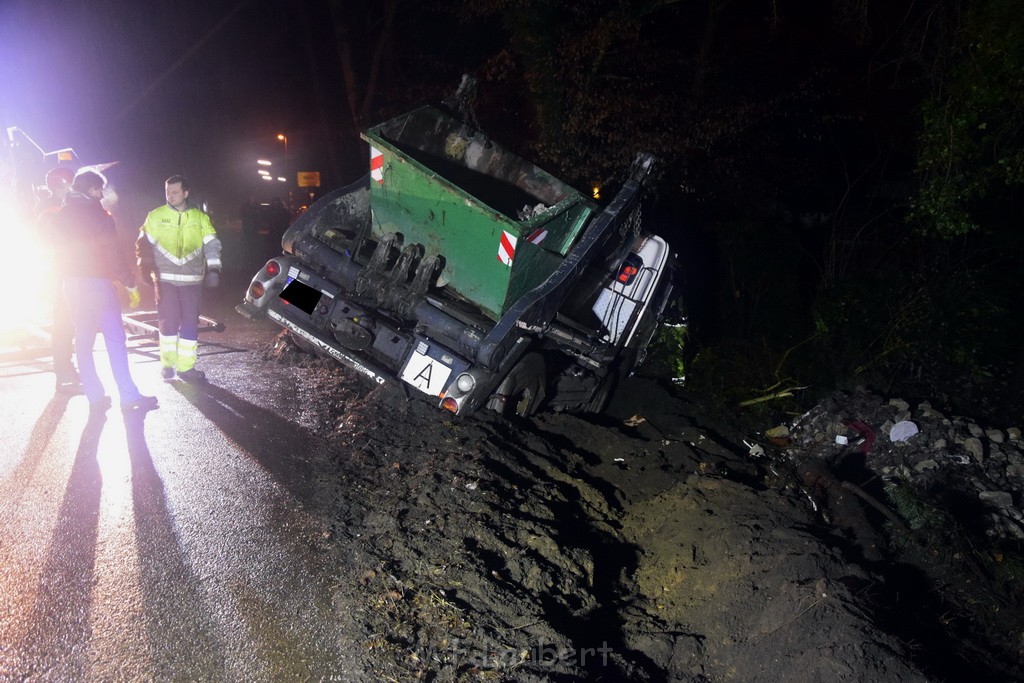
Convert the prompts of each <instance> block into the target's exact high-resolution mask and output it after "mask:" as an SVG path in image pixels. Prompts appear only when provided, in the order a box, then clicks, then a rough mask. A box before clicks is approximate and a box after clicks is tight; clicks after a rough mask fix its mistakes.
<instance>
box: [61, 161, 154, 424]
mask: <svg viewBox="0 0 1024 683" xmlns="http://www.w3.org/2000/svg"><path fill="white" fill-rule="evenodd" d="M104 185H106V179H105V178H104V177H103V176H102V175H100V174H99V173H96V172H95V171H82V172H80V173H79V174H78V175H76V176H75V180H74V182H73V183H72V184H71V192H69V193H68V195H67V197H65V198H64V206H63V208H61V210H60V211H59V212H58V213H57V216H56V218H55V219H54V224H55V229H56V231H57V234H58V235H60V238H59V239H58V241H57V243H56V248H57V263H58V270H59V271H60V273H61V275H63V277H64V293H65V295H66V296H67V299H68V303H69V304H70V306H71V311H72V318H73V321H74V325H75V351H76V355H77V357H78V372H79V375H80V377H81V382H82V389H83V390H84V391H85V395H86V397H87V398H88V399H89V407H90V410H91V411H94V412H104V411H106V409H107V408H109V407H110V403H111V401H110V397H109V396H107V395H106V394H105V392H104V389H103V384H102V383H101V382H100V378H99V375H97V374H96V363H95V361H94V359H93V345H94V344H95V343H96V334H97V333H98V332H102V333H103V340H104V342H105V343H106V347H107V357H108V358H109V360H110V369H111V372H112V373H113V375H114V381H115V382H116V383H117V391H118V394H119V398H120V401H121V410H122V411H124V412H126V413H127V412H131V411H134V410H143V411H145V410H152V409H153V408H156V407H157V400H156V397H155V396H143V395H142V394H141V393H140V392H139V389H138V387H137V386H136V385H135V381H134V380H133V379H132V375H131V372H130V371H129V369H128V348H127V346H126V345H125V342H126V337H125V333H124V326H123V324H122V321H121V306H120V303H119V302H118V299H117V290H115V289H114V281H119V282H121V283H122V284H123V285H125V287H126V288H127V289H128V301H129V304H130V305H131V307H132V308H135V307H137V306H138V305H139V298H140V296H139V290H138V289H136V288H135V273H134V271H133V269H132V267H131V266H130V265H129V262H128V259H127V258H126V254H125V253H124V250H123V249H122V246H121V244H120V243H119V242H118V239H117V229H116V228H115V227H114V219H113V218H112V217H111V216H110V214H109V213H107V211H106V209H104V208H103V206H102V205H101V204H100V199H101V198H102V197H103V187H104Z"/></svg>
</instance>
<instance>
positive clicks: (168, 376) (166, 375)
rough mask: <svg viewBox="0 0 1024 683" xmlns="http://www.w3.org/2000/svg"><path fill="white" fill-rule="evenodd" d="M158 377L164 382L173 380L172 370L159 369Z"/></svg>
mask: <svg viewBox="0 0 1024 683" xmlns="http://www.w3.org/2000/svg"><path fill="white" fill-rule="evenodd" d="M160 377H161V378H162V379H163V380H164V381H165V382H170V381H171V380H172V379H174V368H160Z"/></svg>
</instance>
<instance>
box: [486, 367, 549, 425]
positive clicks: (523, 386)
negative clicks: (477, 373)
mask: <svg viewBox="0 0 1024 683" xmlns="http://www.w3.org/2000/svg"><path fill="white" fill-rule="evenodd" d="M546 373H547V366H546V364H545V363H544V357H543V356H541V355H540V354H539V353H528V354H526V355H525V356H523V357H522V358H521V359H520V361H519V362H518V363H516V366H515V367H514V368H512V371H511V372H509V373H508V376H507V377H506V378H505V381H504V382H502V383H501V386H500V387H499V391H498V393H499V395H501V396H503V397H504V410H503V413H504V414H505V415H518V416H519V417H529V416H531V415H533V414H534V413H535V412H537V408H539V407H540V404H541V403H542V402H543V401H544V397H545V394H546V392H545V384H546Z"/></svg>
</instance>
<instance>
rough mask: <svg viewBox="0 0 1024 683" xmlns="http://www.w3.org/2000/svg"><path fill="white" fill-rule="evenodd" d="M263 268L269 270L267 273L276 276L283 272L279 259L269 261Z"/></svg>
mask: <svg viewBox="0 0 1024 683" xmlns="http://www.w3.org/2000/svg"><path fill="white" fill-rule="evenodd" d="M263 270H265V271H267V275H269V276H270V277H274V276H275V275H277V274H278V273H280V272H281V264H280V263H278V262H277V261H267V265H265V266H263Z"/></svg>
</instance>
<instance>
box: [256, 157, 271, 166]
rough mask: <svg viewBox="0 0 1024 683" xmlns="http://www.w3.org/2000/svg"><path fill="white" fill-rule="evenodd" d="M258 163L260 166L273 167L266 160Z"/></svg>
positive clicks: (259, 160) (258, 160)
mask: <svg viewBox="0 0 1024 683" xmlns="http://www.w3.org/2000/svg"><path fill="white" fill-rule="evenodd" d="M256 163H257V164H259V165H260V166H273V164H272V163H270V162H269V161H267V160H266V159H257V160H256Z"/></svg>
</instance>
